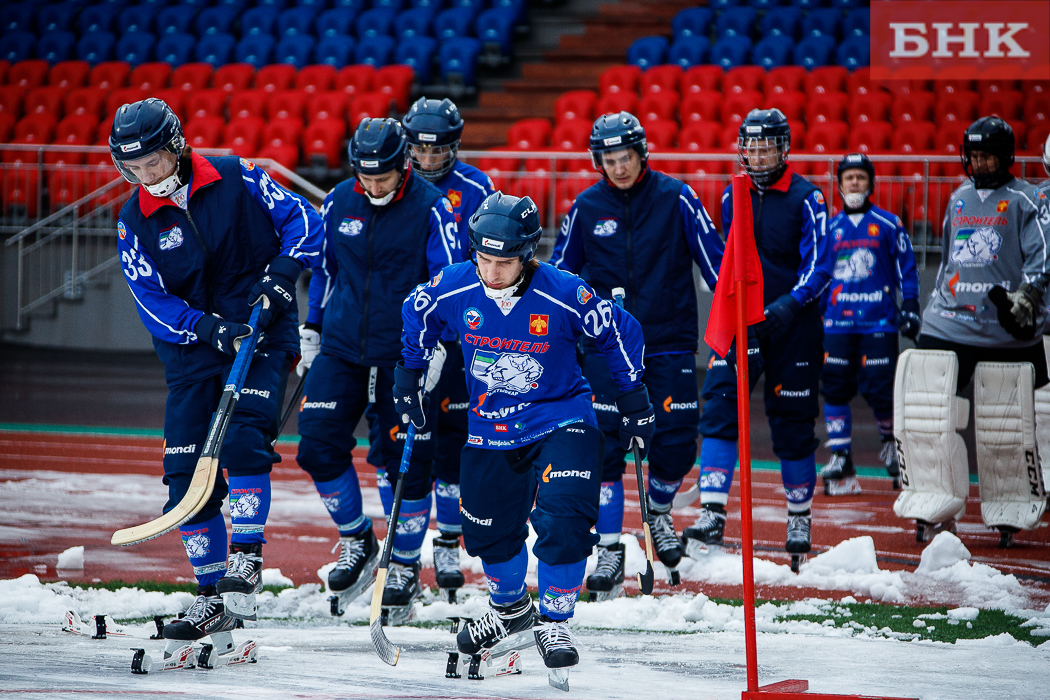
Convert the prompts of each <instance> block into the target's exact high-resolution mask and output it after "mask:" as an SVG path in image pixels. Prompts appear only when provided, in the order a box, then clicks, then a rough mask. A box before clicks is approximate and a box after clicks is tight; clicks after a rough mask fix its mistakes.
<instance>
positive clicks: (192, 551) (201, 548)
mask: <svg viewBox="0 0 1050 700" xmlns="http://www.w3.org/2000/svg"><path fill="white" fill-rule="evenodd" d="M182 544H183V546H184V547H185V548H186V554H188V555H190V559H198V558H200V557H203V556H204V555H206V554H207V553H208V552H209V551H210V550H211V538H210V537H208V536H207V535H193V536H192V537H187V538H186V539H184V540H183V541H182Z"/></svg>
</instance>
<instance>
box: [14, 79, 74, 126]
mask: <svg viewBox="0 0 1050 700" xmlns="http://www.w3.org/2000/svg"><path fill="white" fill-rule="evenodd" d="M66 92H67V90H66V89H65V88H60V87H57V86H54V85H47V86H43V87H37V88H33V89H31V90H30V91H29V92H27V93H26V99H25V102H24V103H23V105H22V109H23V110H24V112H25V113H26V114H36V113H43V114H51V115H52V116H54V117H55V118H56V119H61V118H62V101H63V99H64V98H65V95H66Z"/></svg>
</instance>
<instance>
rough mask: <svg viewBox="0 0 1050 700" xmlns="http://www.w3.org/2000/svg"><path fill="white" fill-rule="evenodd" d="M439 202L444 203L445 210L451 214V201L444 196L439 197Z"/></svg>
mask: <svg viewBox="0 0 1050 700" xmlns="http://www.w3.org/2000/svg"><path fill="white" fill-rule="evenodd" d="M441 203H442V204H444V205H445V211H447V212H448V213H449V214H451V213H452V203H451V202H449V201H448V199H447V198H446V197H442V198H441Z"/></svg>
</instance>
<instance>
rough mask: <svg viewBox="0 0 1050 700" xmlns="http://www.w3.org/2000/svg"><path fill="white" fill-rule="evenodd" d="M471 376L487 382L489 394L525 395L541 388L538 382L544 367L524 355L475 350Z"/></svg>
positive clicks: (529, 356)
mask: <svg viewBox="0 0 1050 700" xmlns="http://www.w3.org/2000/svg"><path fill="white" fill-rule="evenodd" d="M470 374H471V375H472V376H474V377H475V378H477V379H479V380H481V381H483V382H485V385H486V386H487V387H488V391H487V392H486V393H488V394H495V393H503V394H524V393H525V392H527V391H531V390H532V389H535V388H536V387H538V386H539V384H537V383H536V380H537V379H539V378H540V375H542V374H543V365H541V364H540V363H539V362H537V361H536V358H534V357H532V356H531V355H524V354H522V353H516V352H514V353H502V352H498V353H496V352H483V351H481V350H475V351H474V359H473V360H472V361H471V363H470ZM479 405H480V404H479Z"/></svg>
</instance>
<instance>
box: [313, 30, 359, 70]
mask: <svg viewBox="0 0 1050 700" xmlns="http://www.w3.org/2000/svg"><path fill="white" fill-rule="evenodd" d="M314 60H315V61H316V62H317V63H324V64H326V65H330V66H332V67H333V68H336V69H339V68H343V67H344V66H346V65H347V64H349V63H352V62H353V60H354V40H353V39H351V38H350V37H348V36H325V37H321V39H320V41H318V42H317V49H316V51H315V52H314Z"/></svg>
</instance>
